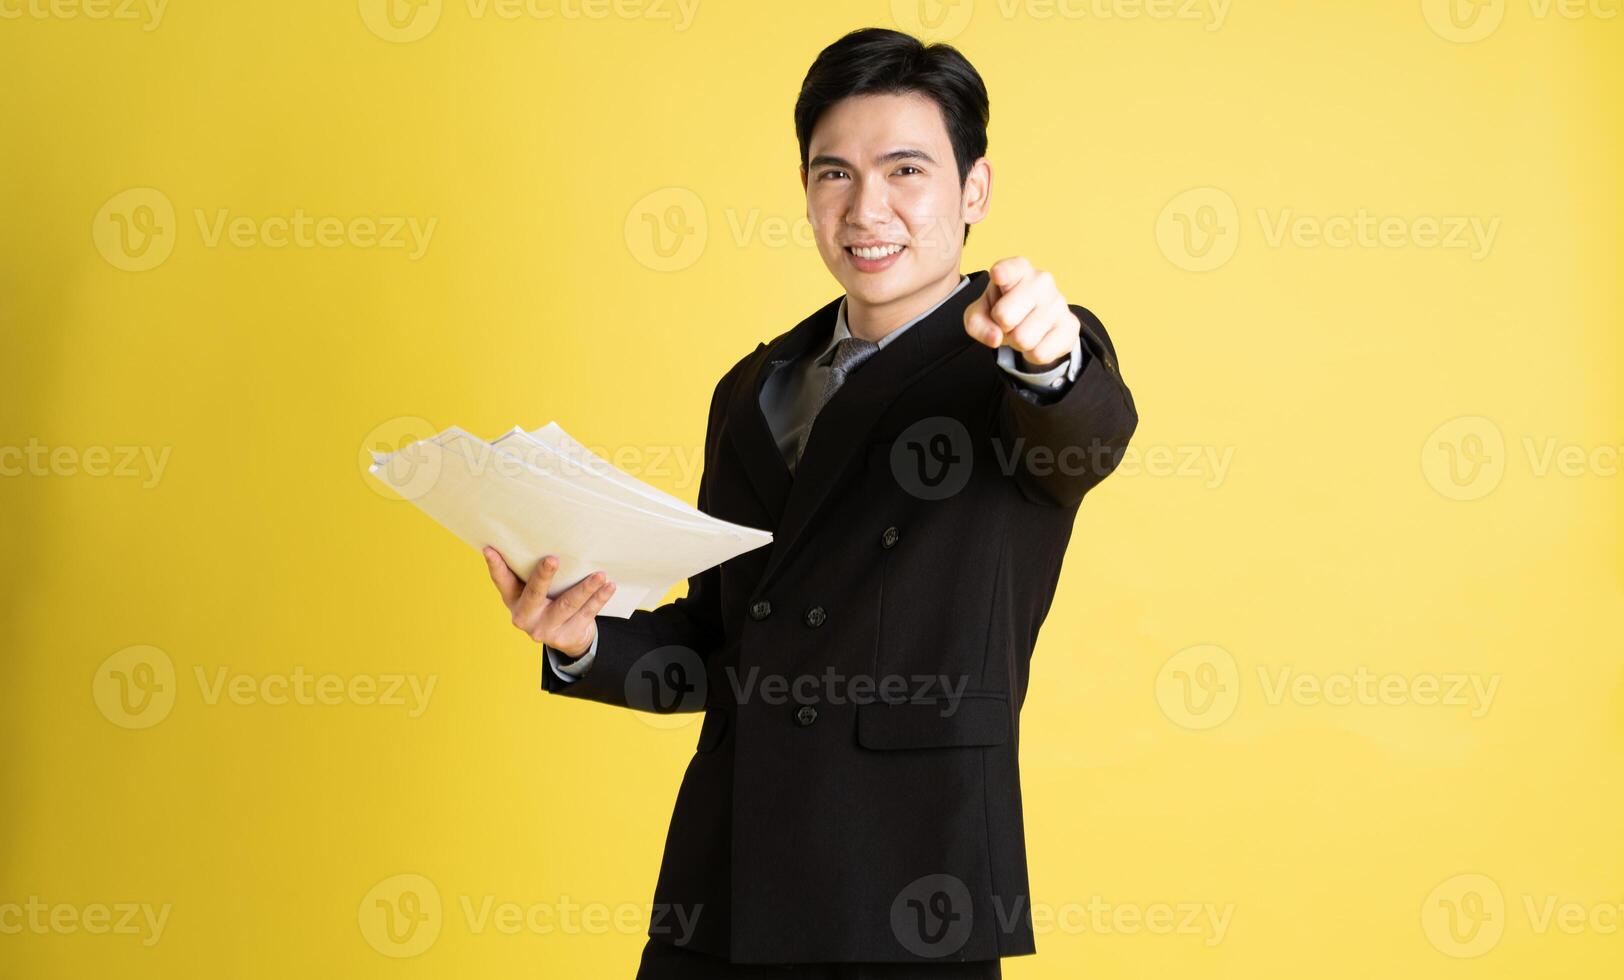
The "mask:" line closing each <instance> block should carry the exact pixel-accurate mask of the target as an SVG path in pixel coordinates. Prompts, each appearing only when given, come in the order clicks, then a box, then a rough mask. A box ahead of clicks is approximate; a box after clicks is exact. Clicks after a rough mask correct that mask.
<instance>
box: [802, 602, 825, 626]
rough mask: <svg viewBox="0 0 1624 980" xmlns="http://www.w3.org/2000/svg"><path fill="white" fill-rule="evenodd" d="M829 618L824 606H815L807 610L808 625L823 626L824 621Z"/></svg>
mask: <svg viewBox="0 0 1624 980" xmlns="http://www.w3.org/2000/svg"><path fill="white" fill-rule="evenodd" d="M828 618H829V617H828V615H826V614H825V613H824V611H823V607H822V606H813V607H812V608H811V609H808V610H807V611H806V625H808V626H822V625H823V621H824V620H826V619H828Z"/></svg>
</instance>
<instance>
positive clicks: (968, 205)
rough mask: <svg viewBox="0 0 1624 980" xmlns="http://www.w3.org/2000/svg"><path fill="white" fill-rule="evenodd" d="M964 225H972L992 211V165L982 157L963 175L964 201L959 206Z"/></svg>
mask: <svg viewBox="0 0 1624 980" xmlns="http://www.w3.org/2000/svg"><path fill="white" fill-rule="evenodd" d="M961 207H962V210H963V212H964V223H965V224H967V225H973V224H976V223H977V222H979V221H981V220H982V219H984V218H986V217H987V212H989V211H991V210H992V164H991V163H988V162H987V158H986V157H982V158H980V159H979V160H977V161H976V162H975V163H973V164H971V165H970V172H969V173H967V174H965V175H964V201H963V203H962V205H961Z"/></svg>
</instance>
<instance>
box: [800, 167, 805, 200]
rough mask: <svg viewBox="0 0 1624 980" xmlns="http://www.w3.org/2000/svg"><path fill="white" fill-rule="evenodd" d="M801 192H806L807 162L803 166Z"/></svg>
mask: <svg viewBox="0 0 1624 980" xmlns="http://www.w3.org/2000/svg"><path fill="white" fill-rule="evenodd" d="M801 192H802V193H805V192H806V166H805V164H803V165H802V166H801Z"/></svg>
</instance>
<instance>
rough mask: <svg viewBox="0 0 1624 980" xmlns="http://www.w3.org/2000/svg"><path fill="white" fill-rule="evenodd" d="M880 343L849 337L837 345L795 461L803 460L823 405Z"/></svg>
mask: <svg viewBox="0 0 1624 980" xmlns="http://www.w3.org/2000/svg"><path fill="white" fill-rule="evenodd" d="M879 349H880V345H879V344H877V343H875V342H874V341H872V340H859V339H858V338H856V337H847V338H845V339H844V340H842V341H840V343H838V344H836V345H835V356H834V360H833V361H832V362H831V363H830V364H829V379H828V380H827V381H825V382H824V384H823V394H821V395H819V396H818V404H817V407H816V408H814V409H812V417H811V418H810V419H808V420H807V423H806V429H805V431H803V432H802V433H801V444H800V445H799V446H797V447H796V449H795V462H796V463H799V462H800V461H801V454H802V453H804V452H806V443H807V440H808V439H810V438H811V436H812V423H813V422H815V421H817V418H818V414H819V413H820V412H822V411H823V406H825V405H827V404H829V399H831V398H833V397H834V394H835V392H836V391H839V390H840V386H841V385H843V384H845V383H846V378H847V377H848V376H849V375H850V374H851V373H852V372H853V371H855V370H857V368H858V365H860V364H862V363H863V362H864V361H866V360H868V359H869V358H871V357H873V356H874V353H875V352H876V351H878V350H879Z"/></svg>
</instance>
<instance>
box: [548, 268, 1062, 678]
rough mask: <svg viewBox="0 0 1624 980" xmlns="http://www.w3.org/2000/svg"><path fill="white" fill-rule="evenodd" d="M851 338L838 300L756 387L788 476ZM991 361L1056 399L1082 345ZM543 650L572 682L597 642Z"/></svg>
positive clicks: (885, 340) (1008, 353) (1004, 350)
mask: <svg viewBox="0 0 1624 980" xmlns="http://www.w3.org/2000/svg"><path fill="white" fill-rule="evenodd" d="M969 281H970V277H969V276H963V277H961V278H960V279H959V284H958V286H957V288H955V289H954V290H953V292H951V293H948V294H947V295H946V296H944V297H942V299H941V301H940V302H938V303H937V304H936V305H935V306H932V307H931V308H930V309H928V310H926V311H925V312H923V313H921V314H919V315H918V316H916V317H914V318H913V319H912V320H909V321H908V322H907V323H904V324H903V325H902V326H900V327H898V328H896V329H895V330H893V331H891V332H890V333H888V334H886V335H885V336H884V337H881V338H880V339H879V340H878V341H877V343H878V344H879V345H880V350H884V349H885V347H886V345H887V344H889V343H891V342H892V341H893V340H896V339H897V338H898V337H900V336H902V335H903V333H904V332H905V331H907V330H908V328H909V327H912V326H913V325H914V324H916V323H918V322H919V321H920V320H923V319H924V318H925V317H927V316H930V315H931V314H932V313H934V312H936V308H937V307H939V306H941V305H942V303H945V302H947V301H948V300H950V299H952V298H953V297H954V296H956V295H958V292H959V290H960V289H963V288H964V287H965V285H966V284H968V283H969ZM851 335H852V334H851V328H850V327H848V326H847V325H846V300H845V299H844V298H842V299H841V300H840V309H839V311H838V312H837V313H836V314H835V329H834V333H833V335H832V336H830V338H829V343H828V344H827V345H826V346H825V347H824V348H823V349H822V350H820V351H817V352H816V353H810V354H807V355H806V356H804V357H802V358H800V359H799V360H796V361H785V362H782V363H778V364H776V366H775V369H774V370H773V372H772V373H771V374H769V375H768V376H767V381H766V383H765V384H764V385H763V386H762V389H761V411H762V414H763V415H765V416H766V417H767V427H768V428H769V429H771V430H772V434H773V439H774V440H775V441H776V442H777V443H778V451H779V452H780V453H782V454H783V456H784V462H785V463H787V464H788V465H789V467H790V469H791V470H792V471H793V470H794V468H795V448H796V446H798V445H800V441H801V437H802V435H804V434H805V432H806V430H807V429H809V428H811V426H812V423H813V417H812V416H813V412H814V411H815V410H816V409H817V405H818V397H819V396H820V395H821V394H822V392H823V385H824V382H825V381H827V380H828V378H829V364H830V361H831V360H833V358H834V352H835V345H836V344H838V343H840V342H841V341H842V340H845V339H846V338H847V337H850V336H851ZM997 357H998V366H999V367H1000V368H1002V369H1003V371H1004V373H1006V374H1008V375H1009V376H1010V377H1011V378H1013V379H1015V380H1016V381H1018V382H1020V383H1021V384H1022V385H1023V386H1025V387H1026V388H1027V389H1028V391H1030V392H1031V393H1032V396H1033V397H1034V398H1035V399H1039V398H1053V397H1058V396H1059V395H1060V394H1062V393H1063V392H1064V391H1065V390H1066V388H1067V387H1068V386H1070V384H1071V383H1072V382H1073V381H1076V380H1077V374H1078V372H1079V371H1081V370H1082V363H1083V342H1082V339H1081V338H1079V339H1077V340H1076V341H1074V342H1073V343H1072V347H1071V357H1070V358H1068V359H1067V360H1066V361H1065V362H1064V363H1062V364H1056V365H1055V366H1054V367H1052V368H1050V369H1049V370H1047V371H1023V370H1021V369H1020V366H1019V365H1020V362H1019V361H1018V360H1017V359H1016V353H1015V349H1014V348H1012V347H1000V348H998V354H997ZM857 370H859V371H860V370H862V368H861V367H859V368H858V369H857ZM545 649H546V651H547V664H548V666H549V667H550V668H551V669H552V671H553V673H555V674H557V675H558V676H559V677H561V678H563V679H564V680H574V679H575V678H577V677H580V676H581V675H582V674H585V673H586V672H587V670H588V669H589V668H590V667H591V666H592V658H593V657H595V656H596V655H597V653H598V638H597V637H593V638H592V646H591V647H589V648H588V649H587V651H586V653H584V654H582V655H581V658H580V659H579V660H576V661H575V662H573V663H564V662H563V660H562V659H561V655H560V654H559V652H558V651H557V650H554V649H552V648H551V647H546V648H545Z"/></svg>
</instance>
